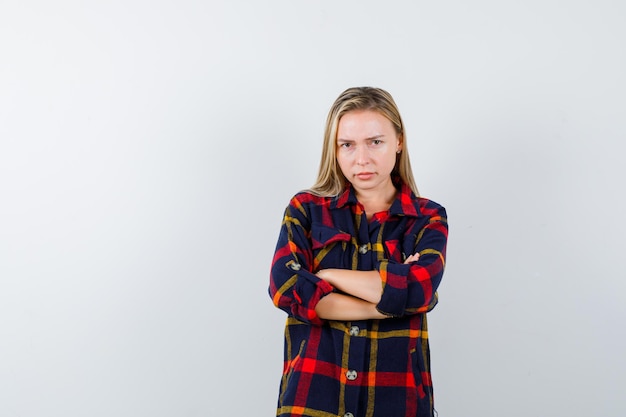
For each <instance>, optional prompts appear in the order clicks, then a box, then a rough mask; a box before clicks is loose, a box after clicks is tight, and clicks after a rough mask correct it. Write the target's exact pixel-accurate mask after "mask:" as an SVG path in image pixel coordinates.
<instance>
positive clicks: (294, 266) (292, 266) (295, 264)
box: [289, 263, 302, 271]
mask: <svg viewBox="0 0 626 417" xmlns="http://www.w3.org/2000/svg"><path fill="white" fill-rule="evenodd" d="M289 267H290V268H291V269H293V270H294V271H299V270H300V268H302V265H300V264H299V263H292V264H291V265H290V266H289Z"/></svg>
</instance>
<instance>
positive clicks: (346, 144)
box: [339, 142, 352, 149]
mask: <svg viewBox="0 0 626 417" xmlns="http://www.w3.org/2000/svg"><path fill="white" fill-rule="evenodd" d="M351 146H352V144H351V143H348V142H342V143H340V144H339V147H340V148H346V149H347V148H349V147H351Z"/></svg>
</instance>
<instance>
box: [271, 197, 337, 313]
mask: <svg viewBox="0 0 626 417" xmlns="http://www.w3.org/2000/svg"><path fill="white" fill-rule="evenodd" d="M310 231H311V224H310V221H309V219H308V217H307V214H306V210H305V208H304V206H303V205H302V202H301V201H300V200H299V198H298V196H295V197H294V198H293V199H292V200H291V202H290V203H289V206H288V207H287V209H286V210H285V216H284V218H283V222H282V225H281V229H280V234H279V237H278V243H277V244H276V252H275V253H274V258H273V260H272V267H271V271H270V286H269V294H270V297H271V298H272V301H273V303H274V305H275V306H276V307H278V308H280V309H282V310H283V311H285V312H286V313H287V314H289V315H291V316H293V317H295V318H297V319H298V320H301V321H304V322H306V323H310V324H315V325H321V324H322V323H323V322H324V320H323V319H321V318H320V317H319V316H318V315H317V313H316V312H315V307H316V306H317V303H318V302H319V300H320V299H321V298H322V297H324V296H325V295H327V294H329V293H331V292H333V290H334V288H333V287H332V286H331V285H330V284H329V283H328V282H326V281H324V280H322V279H320V278H318V277H317V275H315V274H313V273H312V271H311V265H312V263H313V252H312V249H311V240H310Z"/></svg>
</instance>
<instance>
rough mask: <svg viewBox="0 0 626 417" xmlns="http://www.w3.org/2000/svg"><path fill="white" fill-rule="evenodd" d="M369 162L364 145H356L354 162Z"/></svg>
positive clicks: (361, 163)
mask: <svg viewBox="0 0 626 417" xmlns="http://www.w3.org/2000/svg"><path fill="white" fill-rule="evenodd" d="M368 162H369V153H368V150H367V147H366V146H357V149H356V163H357V164H358V165H367V164H368Z"/></svg>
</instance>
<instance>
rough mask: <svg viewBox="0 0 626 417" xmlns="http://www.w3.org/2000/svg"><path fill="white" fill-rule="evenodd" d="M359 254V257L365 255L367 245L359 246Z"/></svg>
mask: <svg viewBox="0 0 626 417" xmlns="http://www.w3.org/2000/svg"><path fill="white" fill-rule="evenodd" d="M359 253H360V254H361V255H365V254H366V253H367V245H361V246H359Z"/></svg>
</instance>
